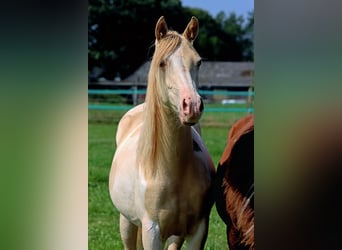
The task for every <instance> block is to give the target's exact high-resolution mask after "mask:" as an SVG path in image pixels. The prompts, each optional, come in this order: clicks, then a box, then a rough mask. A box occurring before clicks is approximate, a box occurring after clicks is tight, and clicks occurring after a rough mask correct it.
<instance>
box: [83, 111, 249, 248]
mask: <svg viewBox="0 0 342 250" xmlns="http://www.w3.org/2000/svg"><path fill="white" fill-rule="evenodd" d="M88 114H89V122H88V249H90V250H109V249H110V250H117V249H123V246H122V243H121V239H120V233H119V214H118V212H117V210H116V209H115V207H114V206H113V204H112V203H111V200H110V197H109V192H108V176H109V170H110V166H111V162H112V158H113V155H114V152H115V140H114V138H115V133H116V129H117V124H118V121H119V119H120V117H121V116H122V115H123V114H124V111H95V110H90V111H89V113H88ZM244 115H245V114H244V113H205V114H204V115H203V117H202V119H201V127H202V136H203V140H204V142H205V144H206V145H207V147H208V150H209V153H210V154H211V156H212V159H213V161H214V164H215V165H216V166H217V163H218V161H219V159H220V156H221V154H222V152H223V149H224V147H225V145H226V140H227V136H228V132H229V128H230V126H231V125H232V124H233V122H234V121H235V120H236V119H238V118H239V117H242V116H244ZM183 248H184V247H183ZM205 249H210V250H211V249H215V250H221V249H222V250H224V249H228V248H227V242H226V233H225V225H224V223H223V222H222V221H221V219H220V217H219V216H218V214H217V212H216V208H215V206H213V208H212V210H211V215H210V224H209V235H208V239H207V242H206V247H205Z"/></svg>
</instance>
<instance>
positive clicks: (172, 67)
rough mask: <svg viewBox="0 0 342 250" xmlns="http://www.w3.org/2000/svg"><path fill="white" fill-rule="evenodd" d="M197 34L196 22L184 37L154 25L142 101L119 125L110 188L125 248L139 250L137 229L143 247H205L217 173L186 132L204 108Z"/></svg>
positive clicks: (163, 24) (161, 21) (163, 25)
mask: <svg viewBox="0 0 342 250" xmlns="http://www.w3.org/2000/svg"><path fill="white" fill-rule="evenodd" d="M197 33H198V21H197V19H196V18H194V17H193V18H192V19H191V21H190V22H189V24H188V26H187V28H186V29H185V31H184V33H183V34H182V35H180V34H178V33H177V32H175V31H169V30H168V28H167V25H166V22H165V20H164V18H163V17H161V18H160V19H159V20H158V22H157V25H156V30H155V35H156V50H155V53H154V56H153V59H152V62H151V68H150V72H149V79H148V88H147V92H146V102H145V103H144V104H140V105H138V106H137V107H135V108H133V109H131V110H130V111H128V112H127V113H126V114H125V115H124V116H123V118H122V119H121V120H120V123H119V126H118V131H117V134H116V143H117V149H116V152H115V155H114V159H113V162H112V168H111V172H110V179H109V191H110V196H111V199H112V201H113V203H114V205H115V206H116V208H117V209H118V210H119V212H120V233H121V238H122V241H123V244H124V247H125V249H136V245H137V234H138V228H141V233H142V244H143V247H144V249H163V247H164V244H165V243H166V241H168V244H169V248H168V249H180V247H181V245H182V243H183V241H184V239H187V246H188V248H189V249H203V248H204V244H205V241H206V238H207V231H208V221H209V214H210V210H211V207H212V205H213V202H214V201H213V199H212V195H211V193H210V192H211V187H212V178H213V174H214V171H215V169H214V166H213V163H212V160H211V158H210V156H209V153H208V151H207V149H206V147H205V146H204V144H203V141H202V139H201V137H200V135H199V134H198V133H197V132H196V130H195V129H194V128H193V127H191V125H194V124H196V123H197V122H198V121H199V119H200V117H201V114H202V111H203V102H202V99H201V98H200V96H199V95H198V93H197V91H196V81H197V74H198V67H199V62H200V57H199V55H198V54H197V52H196V51H195V49H194V48H193V47H192V43H193V40H194V39H195V38H196V36H197ZM193 79H194V80H193ZM139 232H140V231H139Z"/></svg>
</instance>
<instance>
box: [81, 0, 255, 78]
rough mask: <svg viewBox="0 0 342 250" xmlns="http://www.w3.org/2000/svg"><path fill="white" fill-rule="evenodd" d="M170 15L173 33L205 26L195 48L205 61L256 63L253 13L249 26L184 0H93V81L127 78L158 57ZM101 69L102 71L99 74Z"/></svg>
mask: <svg viewBox="0 0 342 250" xmlns="http://www.w3.org/2000/svg"><path fill="white" fill-rule="evenodd" d="M162 15H164V16H165V18H166V20H167V23H168V25H169V28H171V29H173V30H177V31H179V32H182V31H183V30H184V28H185V26H186V24H187V23H188V21H189V20H190V17H191V16H193V15H194V16H196V17H197V18H198V20H199V22H200V32H199V37H198V39H197V40H196V41H195V47H196V49H197V51H198V52H199V54H200V55H201V56H202V57H203V58H204V59H205V60H211V61H215V60H216V61H244V60H252V59H253V40H252V38H253V36H252V34H253V22H254V18H253V13H251V16H250V18H249V20H247V25H246V26H244V20H243V18H242V17H237V16H236V15H235V14H234V13H232V14H231V15H230V16H228V17H226V16H225V14H224V13H223V12H222V13H219V14H218V15H217V17H216V18H213V17H211V16H210V15H209V13H208V12H207V11H204V10H202V9H198V8H184V7H183V6H182V3H181V1H180V0H172V1H170V0H129V1H127V0H89V2H88V51H89V52H88V71H89V77H90V78H99V77H105V78H107V79H110V80H112V79H114V78H115V77H117V76H120V77H121V78H123V79H124V78H126V77H127V76H129V75H130V74H132V73H133V72H134V71H135V70H136V69H137V68H138V67H139V66H140V65H141V64H143V63H144V62H145V61H146V60H149V58H150V57H151V56H152V54H153V50H154V47H153V43H154V28H155V24H156V21H157V20H158V18H159V17H160V16H162ZM95 69H101V70H100V71H97V72H96V70H95Z"/></svg>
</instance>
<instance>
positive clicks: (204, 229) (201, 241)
mask: <svg viewBox="0 0 342 250" xmlns="http://www.w3.org/2000/svg"><path fill="white" fill-rule="evenodd" d="M208 226H209V218H203V219H202V220H201V221H200V223H199V224H198V227H197V229H196V230H195V232H194V233H193V234H192V235H190V236H189V238H188V239H187V249H192V250H193V249H204V245H205V242H206V240H207V237H208Z"/></svg>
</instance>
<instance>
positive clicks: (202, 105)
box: [199, 98, 204, 112]
mask: <svg viewBox="0 0 342 250" xmlns="http://www.w3.org/2000/svg"><path fill="white" fill-rule="evenodd" d="M200 102H201V104H200V107H199V110H200V112H202V111H203V109H204V104H203V100H202V98H200Z"/></svg>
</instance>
